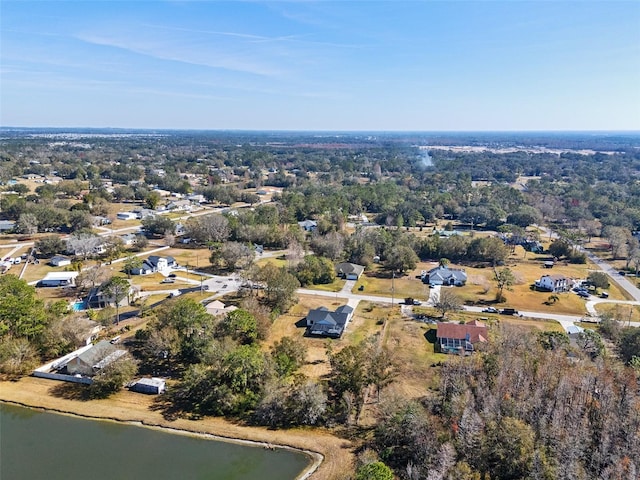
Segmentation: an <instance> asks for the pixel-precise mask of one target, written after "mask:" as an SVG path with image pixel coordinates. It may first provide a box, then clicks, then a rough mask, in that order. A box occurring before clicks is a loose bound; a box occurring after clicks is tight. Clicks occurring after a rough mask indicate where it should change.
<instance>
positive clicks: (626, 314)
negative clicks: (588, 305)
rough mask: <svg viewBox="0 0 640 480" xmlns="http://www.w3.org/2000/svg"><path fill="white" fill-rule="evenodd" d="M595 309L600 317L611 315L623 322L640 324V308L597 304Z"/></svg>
mask: <svg viewBox="0 0 640 480" xmlns="http://www.w3.org/2000/svg"><path fill="white" fill-rule="evenodd" d="M595 309H596V311H597V312H598V314H599V315H603V314H605V315H611V316H612V317H613V318H616V319H618V320H619V321H621V322H628V321H631V322H640V306H637V305H623V304H618V305H616V304H612V303H597V304H596V305H595Z"/></svg>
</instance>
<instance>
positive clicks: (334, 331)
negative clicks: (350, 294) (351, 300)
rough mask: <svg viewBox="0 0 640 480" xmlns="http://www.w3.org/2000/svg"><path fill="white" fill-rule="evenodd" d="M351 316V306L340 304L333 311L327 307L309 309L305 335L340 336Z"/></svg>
mask: <svg viewBox="0 0 640 480" xmlns="http://www.w3.org/2000/svg"><path fill="white" fill-rule="evenodd" d="M351 317H353V307H350V306H349V305H342V306H340V307H338V308H337V309H336V310H335V311H334V312H332V311H331V310H329V309H328V308H327V307H320V308H316V309H313V310H309V313H308V314H307V318H306V320H307V335H311V336H319V337H331V338H340V337H341V336H342V333H343V332H344V330H345V328H346V327H347V324H348V323H349V321H350V320H351Z"/></svg>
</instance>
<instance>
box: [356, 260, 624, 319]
mask: <svg viewBox="0 0 640 480" xmlns="http://www.w3.org/2000/svg"><path fill="white" fill-rule="evenodd" d="M547 259H548V258H547V256H546V255H536V254H533V253H527V254H526V255H525V252H524V250H523V249H522V248H521V247H518V248H516V250H515V252H514V254H513V255H511V256H510V257H509V259H508V261H507V263H506V267H508V268H510V269H511V270H512V271H513V273H514V275H515V277H516V284H515V285H513V286H512V287H511V290H505V291H504V292H503V294H504V295H505V296H506V297H507V301H506V302H505V303H504V304H500V305H498V306H499V307H505V306H508V307H513V308H516V309H518V310H524V311H540V312H545V311H548V312H549V313H559V314H574V315H582V314H584V313H585V307H584V304H585V300H583V299H581V298H580V297H578V296H577V295H576V294H574V293H572V292H566V293H559V294H557V296H558V300H557V301H555V302H552V301H549V297H550V295H551V293H549V292H539V291H535V290H534V289H533V284H534V283H535V281H536V280H537V279H539V278H540V277H541V276H542V275H550V274H561V275H564V276H565V277H567V278H569V279H586V278H587V276H588V275H589V272H590V271H592V270H594V269H596V267H595V266H594V265H593V264H592V263H587V264H584V265H579V264H568V263H565V262H559V263H557V264H556V265H555V266H554V267H553V268H552V269H547V268H544V261H545V260H547ZM435 266H436V264H435V263H433V262H420V263H419V264H418V265H417V266H416V268H415V269H414V270H413V271H411V272H407V274H405V275H403V276H401V277H396V278H395V279H394V280H393V290H394V296H395V297H396V298H397V299H400V300H401V299H403V298H405V297H411V298H415V299H419V300H423V301H424V300H426V299H428V297H429V287H428V285H426V284H423V283H422V282H421V280H420V279H419V278H416V277H417V276H419V275H420V272H421V271H422V270H427V271H428V270H430V269H432V268H434V267H435ZM451 267H452V268H463V269H464V270H465V272H466V273H467V278H468V280H467V284H466V285H465V286H463V287H456V288H455V292H456V293H457V294H458V295H459V296H460V297H461V298H462V300H463V301H464V302H465V303H466V304H469V305H473V304H478V305H482V304H493V303H494V300H495V297H496V294H497V287H496V285H495V281H494V280H493V278H494V272H493V269H492V268H491V267H487V266H483V265H477V266H468V265H455V264H452V265H451ZM500 268H502V267H500ZM360 286H363V287H364V293H367V294H371V295H383V296H387V297H389V296H391V294H392V293H391V292H392V279H391V278H389V275H388V273H387V272H385V271H383V270H382V268H381V267H380V266H379V265H374V266H373V267H372V268H371V269H369V270H367V271H366V272H365V274H364V275H363V276H362V277H361V278H360V280H358V282H357V284H356V290H357V288H358V287H360ZM608 292H609V298H610V299H612V300H613V299H617V300H624V299H626V295H625V294H624V293H623V291H622V290H621V289H620V288H619V286H618V285H617V284H616V283H615V282H614V281H612V282H611V286H610V288H609V289H608Z"/></svg>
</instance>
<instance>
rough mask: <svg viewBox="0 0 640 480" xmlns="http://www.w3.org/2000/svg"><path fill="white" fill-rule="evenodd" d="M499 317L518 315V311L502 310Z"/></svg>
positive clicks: (513, 309) (512, 309) (511, 309)
mask: <svg viewBox="0 0 640 480" xmlns="http://www.w3.org/2000/svg"><path fill="white" fill-rule="evenodd" d="M500 315H518V311H517V310H516V309H515V308H503V309H502V310H500Z"/></svg>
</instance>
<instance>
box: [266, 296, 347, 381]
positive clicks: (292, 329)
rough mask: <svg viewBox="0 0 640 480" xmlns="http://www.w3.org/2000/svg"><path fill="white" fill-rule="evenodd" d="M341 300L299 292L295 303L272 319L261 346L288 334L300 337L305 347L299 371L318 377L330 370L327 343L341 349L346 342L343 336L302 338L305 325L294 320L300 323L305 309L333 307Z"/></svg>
mask: <svg viewBox="0 0 640 480" xmlns="http://www.w3.org/2000/svg"><path fill="white" fill-rule="evenodd" d="M345 303H346V300H345V299H341V298H338V299H334V298H326V297H315V296H307V295H300V296H299V300H298V303H297V304H296V305H294V306H293V307H292V308H291V310H289V312H287V313H286V314H284V315H280V316H279V317H278V318H276V320H275V321H274V322H273V325H272V326H271V329H270V331H269V336H268V337H267V339H266V340H265V343H264V345H265V348H270V347H271V346H272V345H273V344H274V343H275V342H277V341H279V340H280V339H281V338H282V337H292V338H295V339H297V340H300V341H301V342H302V343H303V344H304V345H305V347H306V348H307V363H306V364H305V365H304V366H303V367H302V368H301V373H303V374H304V375H306V376H308V377H309V378H313V379H319V378H322V377H323V376H324V375H327V374H328V373H329V370H330V366H329V358H328V356H327V346H328V345H329V344H331V345H332V348H334V349H335V348H342V347H341V345H346V342H345V341H344V340H343V339H338V340H331V339H322V338H312V337H305V336H304V332H305V327H303V326H299V327H298V326H296V323H298V325H302V320H303V319H304V318H305V317H306V316H307V312H308V311H309V310H311V309H313V308H319V307H322V306H325V307H327V308H329V309H332V310H333V309H336V308H337V307H339V306H340V305H344V304H345Z"/></svg>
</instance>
